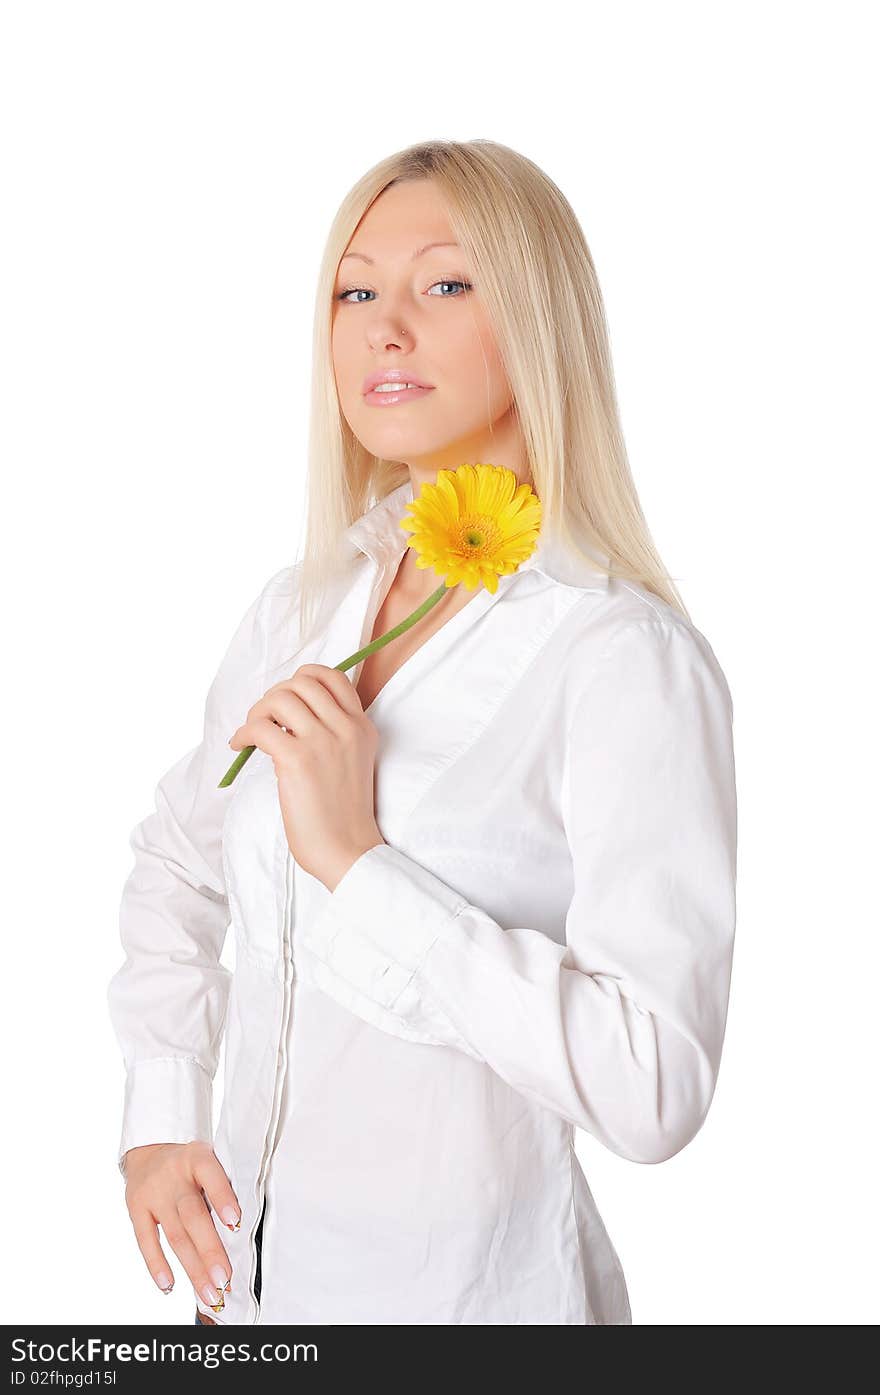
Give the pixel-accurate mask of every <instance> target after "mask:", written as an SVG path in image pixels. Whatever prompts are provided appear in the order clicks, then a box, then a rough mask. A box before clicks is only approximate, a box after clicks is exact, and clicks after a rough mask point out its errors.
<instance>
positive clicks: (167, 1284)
mask: <svg viewBox="0 0 880 1395" xmlns="http://www.w3.org/2000/svg"><path fill="white" fill-rule="evenodd" d="M153 1278H154V1279H155V1280H156V1283H157V1284H158V1285H159V1287H160V1289H161V1290H162V1292H163V1293H170V1292H171V1290H172V1289H173V1287H174V1280H173V1279H172V1277H171V1275H170V1274H169V1273H168V1270H167V1269H162V1270H160V1272H159V1273H158V1274H154V1275H153Z"/></svg>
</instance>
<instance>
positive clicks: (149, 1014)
mask: <svg viewBox="0 0 880 1395" xmlns="http://www.w3.org/2000/svg"><path fill="white" fill-rule="evenodd" d="M289 574H290V569H289V568H284V569H282V571H281V572H278V573H276V574H275V575H274V576H273V577H272V578H270V580H269V581H268V582H267V583H266V585H265V586H264V587H263V589H262V591H261V592H260V595H259V596H258V597H257V598H256V599H255V600H254V601H253V602H252V603H251V604H250V605H249V606H248V608H247V610H246V612H245V614H244V616H243V617H242V619H241V621H240V622H239V624H238V627H237V629H236V631H235V633H234V635H233V637H232V639H231V641H230V643H229V645H228V647H227V650H226V653H225V655H224V657H223V659H222V662H221V663H220V666H219V668H218V670H217V672H216V674H215V676H214V679H213V681H212V683H211V686H210V688H209V691H208V694H207V699H206V703H205V710H204V722H203V731H202V737H201V740H200V742H199V744H198V745H197V746H195V747H194V748H193V749H192V750H191V751H188V752H187V754H186V755H184V756H183V757H181V759H179V760H178V761H177V762H176V764H174V765H173V766H172V767H171V768H170V769H169V770H167V771H166V772H165V774H164V775H163V776H162V777H161V779H160V780H159V784H158V786H157V788H156V791H155V801H154V808H153V810H152V812H151V813H149V814H148V815H147V817H146V818H144V819H143V821H142V822H140V823H139V824H137V826H136V827H135V828H134V829H133V830H132V832H131V835H130V838H129V844H130V847H131V849H132V852H133V853H134V857H135V863H134V867H133V868H132V870H131V872H130V874H129V876H128V878H127V880H126V882H125V885H124V887H123V891H122V900H121V905H120V910H119V929H120V939H121V943H122V946H123V949H124V950H125V955H126V958H125V962H124V963H123V964H122V966H121V967H120V968H119V969H118V970H117V972H116V973H115V974H114V976H113V977H112V979H111V980H110V982H109V985H108V989H107V1003H108V1008H109V1013H110V1019H111V1022H112V1025H113V1030H114V1032H115V1034H116V1037H117V1040H118V1042H119V1045H120V1047H121V1049H122V1054H123V1058H124V1062H125V1067H126V1081H125V1097H124V1107H123V1121H122V1135H121V1139H120V1143H119V1150H118V1159H117V1161H118V1166H119V1170H120V1172H121V1173H122V1175H123V1177H124V1176H125V1164H124V1155H125V1153H126V1151H127V1150H128V1149H129V1148H135V1147H139V1146H140V1145H142V1144H147V1143H186V1142H191V1141H193V1140H195V1139H207V1140H210V1139H211V1138H212V1136H213V1123H212V1085H213V1078H214V1075H215V1073H216V1069H217V1065H218V1061H219V1051H220V1043H221V1038H222V1035H223V1030H224V1025H225V1017H226V1008H227V1001H228V995H229V987H230V980H231V974H230V972H229V970H228V969H227V968H225V967H224V966H223V965H222V964H220V962H219V959H220V954H221V952H222V949H223V944H224V941H225V938H226V931H227V927H228V924H229V914H228V901H227V895H226V887H225V882H224V873H223V859H222V826H223V820H224V817H225V813H226V810H227V808H228V803H229V798H230V796H231V790H229V789H219V788H218V784H219V781H220V780H221V779H222V777H223V775H224V774H225V772H226V770H227V769H228V768H229V766H230V765H231V764H232V761H233V760H234V759H235V755H236V753H235V752H234V751H232V750H231V748H230V747H229V745H228V741H229V737H230V736H231V735H232V733H233V731H235V729H236V728H237V727H239V726H240V725H241V724H242V722H243V721H244V720H245V718H246V717H247V712H248V709H249V708H250V707H251V706H252V705H253V703H254V702H255V701H256V700H257V699H258V698H259V697H261V696H262V694H263V692H264V691H265V689H266V687H267V686H268V684H267V683H265V682H264V681H263V678H264V673H265V664H266V652H265V651H266V631H265V624H264V614H263V612H264V607H265V604H266V601H267V597H268V593H269V592H270V591H271V590H272V589H273V585H274V583H275V582H276V580H277V579H279V578H283V577H287V576H289Z"/></svg>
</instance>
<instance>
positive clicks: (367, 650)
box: [217, 581, 452, 789]
mask: <svg viewBox="0 0 880 1395" xmlns="http://www.w3.org/2000/svg"><path fill="white" fill-rule="evenodd" d="M451 589H452V588H451V587H448V586H447V585H446V582H445V581H444V582H443V583H442V585H440V586H438V587H437V590H436V591H432V593H431V595H430V596H429V597H428V599H427V600H426V601H422V604H421V605H420V606H417V607H416V609H415V610H414V611H413V613H412V615H408V616H407V617H406V619H405V620H401V622H400V624H399V625H395V626H394V629H393V630H388V631H387V632H386V633H385V634H384V635H380V636H379V638H378V639H374V640H371V642H370V643H369V644H367V645H365V646H364V648H363V649H358V651H357V653H355V654H350V655H349V656H348V658H347V659H343V660H342V663H341V664H334V665H333V667H334V668H336V669H338V670H339V671H340V673H344V672H345V670H346V669H348V668H353V667H354V665H355V664H358V663H360V661H361V659H365V658H366V657H367V655H368V654H374V653H375V652H376V650H377V649H381V648H382V646H383V644H387V643H388V641H389V640H392V639H396V638H397V636H398V635H402V634H403V632H404V630H408V629H409V627H410V625H414V624H415V623H416V621H417V620H421V618H422V616H423V615H427V613H428V611H429V610H430V609H431V607H432V606H435V605H436V604H437V602H438V601H439V600H440V599H441V597H443V596H444V595H445V594H446V592H447V591H448V590H451ZM256 749H257V748H256V746H245V747H244V748H243V749H242V750H241V751H239V753H238V755H237V756H236V758H235V760H234V761H233V762H232V764H231V765H230V767H229V769H228V770H227V772H226V774H225V775H224V776H223V779H222V780H221V781H220V783H219V785H218V786H217V788H218V789H223V788H225V786H226V785H231V784H232V782H233V780H234V779H235V777H236V775H237V774H238V772H239V770H241V767H242V766H243V765H244V763H245V761H247V760H250V758H251V756H252V755H253V753H254V751H255V750H256Z"/></svg>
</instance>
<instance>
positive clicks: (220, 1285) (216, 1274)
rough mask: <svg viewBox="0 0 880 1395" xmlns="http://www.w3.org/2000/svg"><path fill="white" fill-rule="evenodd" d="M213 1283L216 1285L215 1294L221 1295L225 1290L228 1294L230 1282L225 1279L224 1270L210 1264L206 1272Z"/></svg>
mask: <svg viewBox="0 0 880 1395" xmlns="http://www.w3.org/2000/svg"><path fill="white" fill-rule="evenodd" d="M208 1273H209V1274H210V1275H211V1278H212V1279H213V1280H214V1283H215V1284H216V1285H217V1292H218V1293H222V1292H223V1290H224V1289H225V1290H226V1292H227V1293H228V1292H229V1290H230V1288H231V1287H232V1283H231V1280H230V1279H229V1278H228V1277H227V1274H226V1270H225V1269H224V1268H223V1267H222V1266H221V1265H219V1264H212V1266H211V1268H210V1269H209V1270H208Z"/></svg>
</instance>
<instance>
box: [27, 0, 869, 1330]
mask: <svg viewBox="0 0 880 1395" xmlns="http://www.w3.org/2000/svg"><path fill="white" fill-rule="evenodd" d="M873 10H874V7H873V6H870V5H867V4H865V5H858V4H852V3H836V4H834V5H833V6H832V5H830V4H825V5H816V4H810V3H797V4H795V3H791V4H785V3H773V0H769V2H768V0H762V3H760V4H756V3H742V0H739V2H738V3H736V4H732V3H731V4H726V5H725V4H711V5H707V4H683V3H666V4H662V5H655V4H632V3H618V4H614V5H608V4H605V5H589V4H587V5H581V6H579V7H575V6H572V5H570V4H564V3H560V2H559V0H545V3H543V4H542V5H540V6H539V7H537V8H534V7H532V6H511V5H509V4H505V5H495V6H493V5H488V4H484V5H481V6H476V5H473V4H466V5H461V4H458V3H454V2H451V3H447V4H445V5H443V6H442V7H436V8H431V7H428V8H427V9H426V8H425V7H423V6H416V7H408V6H403V7H398V6H392V7H391V8H390V9H389V8H388V7H385V6H378V7H370V6H363V5H353V4H348V5H339V4H335V5H333V6H318V7H306V9H303V8H302V7H299V6H296V7H295V6H294V5H293V4H292V3H291V4H260V3H253V0H251V3H248V4H244V3H242V4H238V5H232V4H221V3H216V0H214V2H213V3H204V4H200V3H187V2H186V0H174V3H160V0H150V3H124V2H122V0H115V3H106V4H98V3H86V2H85V0H80V3H77V4H75V5H71V4H67V3H64V4H61V3H58V4H53V3H34V4H25V3H19V4H8V5H5V6H4V7H3V10H2V21H0V55H2V56H0V104H2V107H0V117H2V130H3V140H2V147H0V161H2V165H0V189H2V201H3V213H2V217H0V238H2V249H0V276H2V309H0V322H2V323H0V336H2V338H0V352H2V363H0V391H2V413H0V423H2V424H0V433H2V435H0V449H2V464H3V495H2V498H3V534H2V538H3V545H2V585H3V597H4V603H5V604H4V608H5V618H4V625H3V649H4V651H5V659H6V662H5V663H4V665H3V667H4V672H5V677H4V679H3V684H2V692H3V707H4V718H3V731H4V737H5V740H4V743H3V744H4V767H5V768H4V778H3V798H2V805H0V807H2V817H3V852H4V862H5V871H4V875H3V911H2V915H3V939H2V944H3V974H2V991H3V996H2V1004H0V1007H2V1024H3V1025H2V1042H0V1046H2V1054H3V1066H4V1083H3V1111H4V1121H3V1122H4V1125H5V1129H4V1146H3V1149H2V1161H3V1174H2V1188H3V1193H2V1207H3V1240H4V1244H3V1252H4V1260H3V1277H2V1302H0V1322H4V1323H15V1322H25V1321H35V1322H75V1323H84V1322H87V1321H88V1322H95V1321H99V1322H102V1323H103V1322H108V1323H109V1322H135V1323H141V1322H143V1323H151V1322H156V1321H159V1322H162V1321H170V1322H174V1323H177V1322H179V1323H180V1324H181V1325H184V1324H191V1323H192V1319H193V1313H194V1308H195V1301H194V1297H193V1291H192V1287H191V1285H190V1283H189V1281H188V1280H187V1277H186V1275H185V1273H184V1271H183V1270H182V1267H181V1266H180V1264H179V1262H178V1261H177V1259H176V1257H175V1256H173V1254H172V1253H171V1252H170V1250H169V1251H167V1252H168V1253H169V1257H170V1258H171V1260H172V1266H173V1268H174V1273H175V1278H176V1286H175V1290H174V1292H173V1294H172V1295H171V1296H170V1297H165V1296H163V1295H162V1294H161V1293H160V1292H159V1291H158V1290H157V1288H156V1286H155V1284H154V1282H153V1280H152V1278H151V1277H150V1275H149V1274H148V1272H147V1270H146V1266H145V1265H144V1263H143V1260H142V1258H141V1256H140V1253H139V1251H138V1249H137V1246H136V1244H135V1240H134V1236H133V1233H132V1231H131V1226H130V1222H129V1219H128V1215H127V1212H126V1209H125V1204H124V1184H123V1182H122V1179H121V1177H120V1175H119V1173H118V1172H117V1170H116V1146H117V1142H118V1138H119V1131H120V1122H121V1107H122V1082H123V1073H122V1063H121V1057H120V1055H119V1053H118V1050H117V1046H116V1042H115V1038H114V1036H113V1034H112V1029H111V1026H110V1023H109V1020H108V1016H107V1012H106V1004H105V993H106V987H107V982H108V980H109V978H110V976H111V974H112V973H113V972H114V971H115V970H116V968H117V967H118V965H119V963H120V962H121V948H120V945H119V941H118V938H117V936H118V930H117V921H116V917H117V908H118V902H119V896H120V892H121V887H122V883H123V881H124V879H125V877H126V875H127V873H128V870H129V867H130V862H131V854H130V852H129V848H128V843H127V838H128V833H129V830H130V828H131V827H132V826H133V825H134V823H135V822H136V821H137V820H139V819H140V818H141V817H143V815H144V814H145V813H146V812H147V810H148V809H149V807H150V806H151V801H152V797H153V788H154V785H155V782H156V780H157V778H158V776H159V774H160V773H161V772H163V771H164V770H165V769H166V768H167V767H168V766H169V765H170V764H171V763H172V761H173V760H174V759H176V758H177V757H178V756H179V755H181V754H182V753H183V752H184V751H186V750H187V749H189V747H191V746H192V745H194V744H195V742H196V741H197V740H198V737H199V732H200V724H201V717H202V707H203V702H204V697H205V692H206V689H207V685H208V682H209V681H210V678H211V676H212V675H213V672H214V669H215V667H216V664H217V663H218V662H219V659H220V657H221V656H222V653H223V652H224V650H225V646H226V643H227V641H228V639H229V637H230V635H231V631H232V628H233V627H234V625H235V624H236V623H237V621H238V619H239V617H240V615H241V613H242V612H243V610H244V607H245V605H246V604H247V603H248V602H249V601H250V600H251V599H252V597H253V596H254V595H255V594H256V593H257V591H258V590H259V588H260V586H261V585H262V583H263V582H264V581H265V580H266V579H267V578H268V576H269V575H270V574H271V573H272V572H273V571H274V570H277V569H278V568H280V567H282V566H284V565H285V564H286V563H287V562H289V561H291V560H293V559H294V558H295V557H296V556H297V555H298V549H299V544H300V538H301V524H302V520H303V488H304V450H305V444H306V431H307V416H306V413H307V403H308V385H309V375H310V341H311V324H312V312H313V295H314V283H315V276H316V271H317V264H318V258H319V255H320V252H321V248H322V246H323V243H324V239H325V237H326V232H327V228H328V226H329V223H330V219H331V217H332V215H333V213H334V211H335V209H336V206H337V204H338V202H339V201H340V200H341V198H342V197H343V196H344V194H345V193H346V192H347V190H348V189H349V187H350V186H351V184H352V183H353V182H354V181H355V180H356V179H357V178H358V177H359V176H360V175H361V174H362V173H363V172H364V170H366V169H367V168H368V167H369V166H370V165H372V164H373V163H375V162H376V161H377V160H378V159H380V158H382V157H383V156H385V155H387V154H389V153H391V152H392V151H394V150H397V149H400V148H401V147H403V146H404V145H407V144H409V143H410V142H412V141H415V140H420V139H424V138H428V137H446V138H456V139H473V138H476V137H485V138H489V139H494V140H498V141H501V142H503V143H504V144H507V145H510V146H513V147H514V148H517V149H519V150H521V151H522V152H523V153H524V154H527V155H528V156H530V157H531V158H532V159H533V160H535V161H536V162H537V163H538V164H540V165H541V166H542V167H543V168H544V169H545V170H546V171H547V173H548V174H550V176H551V177H552V178H553V179H554V180H555V181H556V182H557V183H558V184H559V185H560V187H561V188H562V189H563V190H564V192H565V193H566V195H567V196H568V198H569V199H570V201H571V202H572V204H573V206H574V208H575V210H576V212H577V214H578V217H579V218H580V220H581V222H582V225H583V227H584V230H585V232H586V236H587V240H588V242H589V244H590V248H591V250H592V253H593V256H594V259H595V262H596V265H597V268H598V272H599V277H600V282H601V286H602V290H603V293H604V297H605V301H606V308H607V312H608V319H609V323H610V328H611V337H612V350H613V354H614V364H615V371H616V375H617V383H618V390H619V396H620V405H621V411H622V416H623V426H624V431H625V435H626V440H627V444H628V448H629V451H630V455H631V460H632V466H633V471H634V474H635V478H636V482H637V486H638V490H639V494H640V498H641V501H642V506H643V509H644V512H645V515H646V517H647V520H648V524H649V527H650V529H651V531H652V534H653V536H654V539H655V541H656V543H657V546H658V548H659V550H660V554H661V556H662V557H663V559H664V561H665V563H666V565H667V567H668V568H669V570H670V571H671V573H672V574H673V576H674V577H675V578H676V579H677V581H678V584H679V586H680V589H681V591H682V594H683V596H684V599H685V602H686V604H687V605H688V607H689V609H690V611H691V614H692V617H693V619H694V622H695V624H696V625H697V626H698V627H699V628H700V629H701V630H702V631H703V632H704V633H705V634H706V635H707V637H708V638H709V640H710V642H711V644H712V645H713V648H714V649H715V652H716V654H717V656H718V658H719V660H720V662H721V664H722V667H723V668H724V670H725V673H726V675H727V678H728V682H729V684H730V687H731V691H732V694H733V699H734V707H735V739H736V754H737V776H738V791H739V818H740V846H739V881H738V927H737V947H736V954H735V963H734V977H733V989H732V994H731V1000H730V1015H729V1023H728V1033H727V1040H726V1045H725V1054H724V1059H723V1062H722V1067H721V1074H720V1078H719V1082H718V1088H717V1091H716V1095H715V1099H714V1102H713V1105H712V1109H711V1111H710V1114H709V1117H708V1119H707V1121H706V1123H705V1125H704V1127H703V1129H702V1131H701V1132H700V1134H698V1136H697V1137H696V1139H695V1140H694V1141H693V1142H692V1143H691V1145H690V1146H689V1147H687V1148H686V1149H685V1150H684V1151H683V1152H682V1153H680V1154H679V1155H677V1156H676V1157H675V1158H673V1159H671V1160H669V1161H667V1162H665V1163H664V1164H662V1165H660V1166H645V1165H637V1164H633V1163H629V1162H627V1161H625V1160H622V1159H620V1158H618V1157H616V1156H614V1155H612V1154H611V1153H609V1152H608V1151H606V1150H604V1149H603V1148H602V1147H601V1146H600V1145H599V1144H598V1143H597V1142H596V1141H595V1140H594V1139H593V1138H592V1137H590V1136H588V1135H585V1134H579V1135H578V1140H579V1141H578V1150H579V1154H580V1156H581V1159H582V1161H583V1164H584V1168H585V1171H586V1173H587V1176H588V1178H589V1180H590V1183H591V1186H592V1188H593V1191H594V1194H595V1196H596V1200H597V1203H598V1205H599V1208H600V1210H601V1212H602V1214H603V1217H604V1219H605V1222H606V1225H607V1227H608V1230H609V1233H610V1235H611V1237H612V1239H613V1241H614V1243H615V1245H616V1247H617V1249H618V1252H619V1254H620V1257H621V1260H622V1262H623V1265H624V1269H625V1271H626V1275H627V1280H628V1284H629V1289H630V1298H631V1302H632V1308H633V1321H634V1323H635V1324H639V1325H645V1324H689V1325H690V1324H864V1323H873V1322H876V1321H877V1319H878V1316H880V1311H878V1309H880V1304H878V1285H877V1273H876V1271H877V1253H878V1241H880V1236H878V1225H877V1207H876V1203H875V1192H876V1182H877V1173H876V1167H877V1123H876V1120H877V1099H878V1092H877V1068H878V1053H877V1032H878V1016H877V982H878V968H880V963H878V952H877V941H878V930H880V917H878V912H877V901H878V892H877V875H876V873H877V866H878V853H877V835H878V818H877V782H878V762H877V737H876V731H877V711H878V707H880V704H878V692H877V687H876V682H875V679H874V677H873V674H872V671H871V669H872V664H873V663H874V662H875V661H876V658H877V648H878V645H877V639H878V621H877V615H876V612H877V602H876V598H875V591H876V577H877V505H878V498H877V485H876V478H877V467H878V450H877V444H878V432H877V428H876V413H877V376H878V375H877V369H878V359H877V322H878V309H880V303H878V302H880V298H878V294H877V292H878V275H877V258H878V246H880V236H878V234H880V229H878V225H877V219H876V216H875V209H874V207H873V198H874V196H875V195H876V166H875V157H876V121H877V115H878V113H877V110H876V106H875V105H874V104H873V99H872V97H871V94H870V89H871V88H872V87H873V88H874V89H875V90H876V66H877V50H876V47H875V46H874V45H873V44H872V43H871V41H870V34H869V27H868V26H869V20H870V19H871V18H872V17H874V15H873ZM872 128H873V136H874V139H872ZM510 293H511V294H512V295H515V294H516V286H515V285H511V288H510ZM872 713H873V715H872ZM243 715H244V714H243ZM224 957H225V956H224ZM218 1087H219V1088H222V1073H221V1075H220V1076H219V1077H218Z"/></svg>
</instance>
